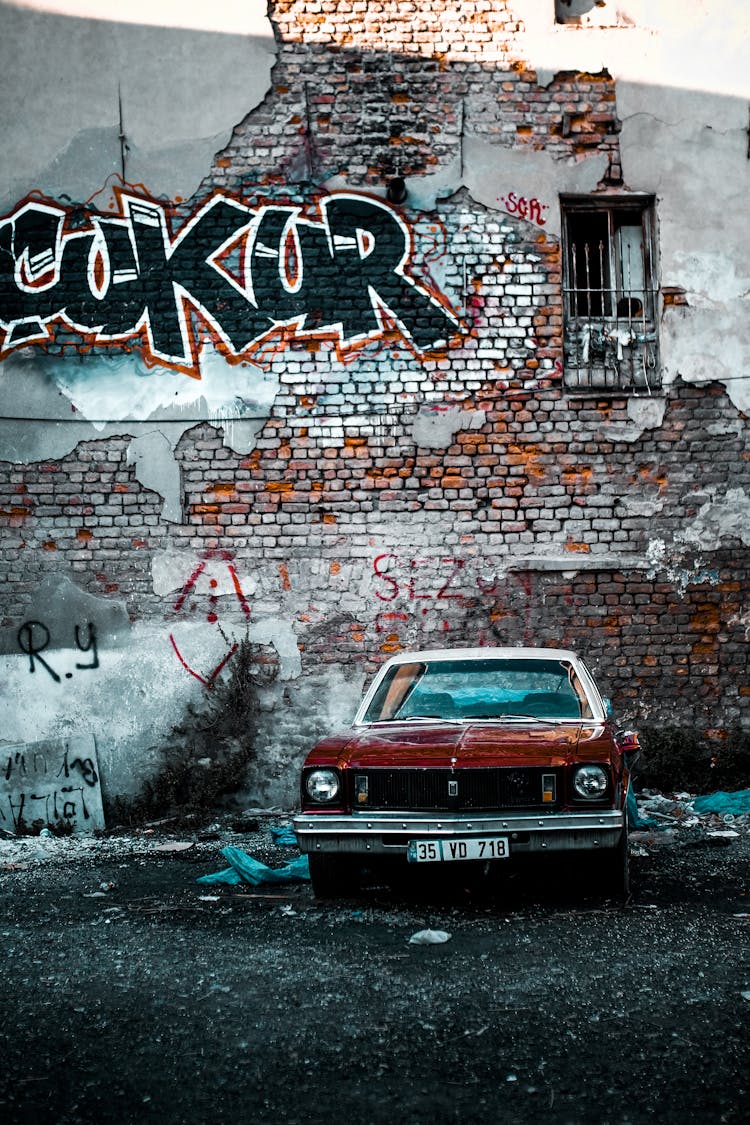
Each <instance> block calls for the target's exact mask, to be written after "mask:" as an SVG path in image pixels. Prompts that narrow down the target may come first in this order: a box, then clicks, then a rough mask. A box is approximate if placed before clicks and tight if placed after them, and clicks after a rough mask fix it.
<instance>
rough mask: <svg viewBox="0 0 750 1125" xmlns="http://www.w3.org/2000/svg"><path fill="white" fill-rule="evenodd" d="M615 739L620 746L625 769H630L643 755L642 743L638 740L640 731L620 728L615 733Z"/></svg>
mask: <svg viewBox="0 0 750 1125" xmlns="http://www.w3.org/2000/svg"><path fill="white" fill-rule="evenodd" d="M615 739H616V741H617V745H618V746H619V748H620V753H621V754H622V761H623V764H624V766H625V769H626V770H628V771H630V770H631V769H632V768H633V766H634V765H635V763H636V762H637V761H638V759H639V757H640V756H641V744H640V742H639V741H638V732H637V731H634V730H619V731H618V732H617V734H616V735H615Z"/></svg>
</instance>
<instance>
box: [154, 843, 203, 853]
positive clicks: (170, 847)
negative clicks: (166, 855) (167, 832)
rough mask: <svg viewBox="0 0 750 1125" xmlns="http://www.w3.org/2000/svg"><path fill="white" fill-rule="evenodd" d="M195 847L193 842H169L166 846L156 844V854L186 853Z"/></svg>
mask: <svg viewBox="0 0 750 1125" xmlns="http://www.w3.org/2000/svg"><path fill="white" fill-rule="evenodd" d="M194 846H195V843H194V841H193V840H168V841H167V842H166V844H156V845H155V847H154V851H155V852H186V851H187V850H188V848H192V847H194Z"/></svg>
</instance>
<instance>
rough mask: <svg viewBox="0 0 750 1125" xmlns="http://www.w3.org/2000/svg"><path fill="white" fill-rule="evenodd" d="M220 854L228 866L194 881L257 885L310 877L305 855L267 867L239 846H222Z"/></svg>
mask: <svg viewBox="0 0 750 1125" xmlns="http://www.w3.org/2000/svg"><path fill="white" fill-rule="evenodd" d="M221 854H222V855H223V856H224V858H225V859H226V860H228V861H229V865H230V866H229V867H227V868H226V869H225V870H224V871H217V872H215V873H214V874H212V875H201V876H200V877H199V878H198V879H197V880H196V882H198V883H229V884H230V885H235V886H236V884H237V883H251V884H252V885H253V886H254V887H257V886H258V885H259V884H261V883H289V882H298V881H300V880H307V879H309V878H310V867H309V864H308V862H307V856H305V855H301V856H298V858H297V859H293V860H292V861H291V863H287V864H286V865H285V866H284V867H267V866H266V864H265V863H261V862H260V861H259V860H257V859H253V857H252V856H250V855H248V854H247V852H243V851H242V849H241V848H234V847H231V846H230V847H227V848H222V849H221Z"/></svg>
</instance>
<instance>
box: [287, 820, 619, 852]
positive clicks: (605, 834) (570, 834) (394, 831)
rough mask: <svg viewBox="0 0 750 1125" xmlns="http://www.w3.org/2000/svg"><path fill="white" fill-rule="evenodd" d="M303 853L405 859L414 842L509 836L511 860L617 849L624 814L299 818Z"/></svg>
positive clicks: (297, 825) (298, 827)
mask: <svg viewBox="0 0 750 1125" xmlns="http://www.w3.org/2000/svg"><path fill="white" fill-rule="evenodd" d="M292 823H293V825H294V830H295V832H296V833H297V840H298V841H299V846H300V850H301V851H302V852H307V853H309V852H349V853H357V854H361V855H365V854H368V855H399V854H400V855H406V851H407V847H408V845H409V841H410V840H425V839H440V840H456V839H462V840H470V839H472V838H473V837H476V836H505V837H507V839H508V844H509V848H510V853H511V855H513V854H515V853H526V852H544V851H547V852H562V851H578V850H581V851H585V850H590V851H594V850H598V849H600V850H604V849H606V848H614V847H615V846H616V845H617V843H618V841H619V839H620V836H621V834H622V830H623V828H624V825H625V813H624V810H622V809H602V810H599V811H596V812H592V811H586V810H582V811H580V812H577V811H576V812H562V813H557V812H550V813H541V814H523V815H520V816H519V815H513V816H499V815H495V814H492V815H489V816H487V815H484V816H478V817H477V816H471V815H469V814H462V813H449V814H443V815H442V816H434V815H416V814H414V813H398V812H393V813H392V812H379V813H375V814H372V813H371V814H370V815H365V814H363V813H360V812H354V813H350V814H348V815H347V814H344V813H340V814H339V813H317V812H316V813H300V814H299V815H298V816H295V817H294V818H293V821H292Z"/></svg>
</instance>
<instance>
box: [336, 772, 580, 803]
mask: <svg viewBox="0 0 750 1125" xmlns="http://www.w3.org/2000/svg"><path fill="white" fill-rule="evenodd" d="M352 775H353V777H352V782H351V787H352V792H351V794H350V796H351V797H352V804H353V807H354V808H367V809H403V810H411V809H414V810H428V809H429V810H435V811H438V810H444V811H466V812H470V811H474V810H482V809H497V810H502V809H522V808H527V809H537V808H545V809H550V808H558V807H559V805H560V799H561V796H562V776H561V771H560V770H554V769H549V768H546V769H545V768H537V767H533V768H524V767H520V768H515V767H508V766H502V767H498V768H484V769H459V770H455V771H454V770H450V769H370V770H352ZM550 775H553V776H554V777H555V792H556V796H555V800H554V801H544V800H543V788H544V783H543V780H542V779H543V778H545V777H546V778H548V777H549V776H550ZM363 777H366V778H367V801H366V802H361V801H357V799H356V796H355V795H354V794H355V789H356V779H357V778H363ZM449 782H457V783H458V793H457V795H456V796H455V797H454V796H450V793H449Z"/></svg>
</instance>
